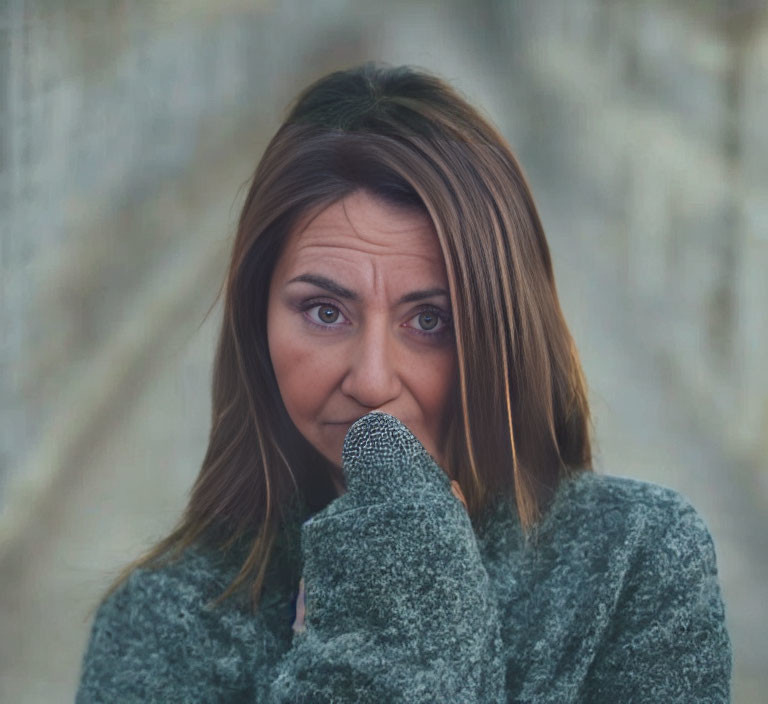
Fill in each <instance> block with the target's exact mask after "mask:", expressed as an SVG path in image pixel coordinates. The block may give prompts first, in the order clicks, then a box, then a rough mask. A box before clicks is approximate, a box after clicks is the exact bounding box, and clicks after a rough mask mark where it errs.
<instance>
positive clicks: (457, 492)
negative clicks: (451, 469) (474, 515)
mask: <svg viewBox="0 0 768 704" xmlns="http://www.w3.org/2000/svg"><path fill="white" fill-rule="evenodd" d="M451 491H452V492H453V495H454V496H455V497H456V498H457V499H458V500H459V501H461V503H463V504H464V508H465V509H466V508H467V500H466V499H465V498H464V492H463V491H462V490H461V486H459V483H458V482H457V481H456V480H455V479H454V480H453V481H452V482H451Z"/></svg>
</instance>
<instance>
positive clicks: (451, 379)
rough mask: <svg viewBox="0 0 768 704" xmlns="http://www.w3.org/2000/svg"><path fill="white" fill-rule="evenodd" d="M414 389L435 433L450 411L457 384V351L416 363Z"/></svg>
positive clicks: (413, 370)
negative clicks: (448, 410)
mask: <svg viewBox="0 0 768 704" xmlns="http://www.w3.org/2000/svg"><path fill="white" fill-rule="evenodd" d="M411 369H412V374H411V379H412V388H414V389H416V394H417V401H418V403H419V405H420V406H421V409H422V412H423V413H424V416H425V421H426V423H427V425H428V426H429V427H430V429H431V430H433V431H436V430H437V429H438V428H439V427H440V424H441V422H442V420H443V418H444V414H445V412H446V411H447V409H448V407H449V404H450V402H451V398H452V395H453V390H454V388H455V385H456V383H457V376H456V375H457V366H456V354H455V351H454V350H450V351H447V350H446V351H445V353H444V354H443V353H441V354H439V355H431V356H430V357H429V358H428V359H426V358H421V359H420V360H414V363H413V365H412V366H411Z"/></svg>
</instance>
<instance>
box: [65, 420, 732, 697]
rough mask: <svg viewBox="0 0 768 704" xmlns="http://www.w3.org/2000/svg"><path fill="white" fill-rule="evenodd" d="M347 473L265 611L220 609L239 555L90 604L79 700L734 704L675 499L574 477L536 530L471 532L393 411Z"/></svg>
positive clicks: (725, 645) (712, 613)
mask: <svg viewBox="0 0 768 704" xmlns="http://www.w3.org/2000/svg"><path fill="white" fill-rule="evenodd" d="M343 466H344V472H345V476H346V479H347V491H346V493H344V494H342V495H341V496H340V497H338V498H336V499H334V500H333V501H332V502H331V503H330V504H328V505H327V506H326V507H325V508H324V509H322V510H321V511H319V512H317V513H315V514H314V515H311V516H309V515H306V514H303V515H302V514H301V513H299V514H297V516H296V520H295V521H294V522H289V524H288V526H287V528H286V529H285V530H283V531H282V532H281V533H280V536H279V538H278V542H277V544H276V553H275V559H274V560H273V561H272V562H271V566H270V569H269V572H268V575H267V579H266V582H265V588H264V593H263V597H262V602H261V604H260V608H259V610H258V611H257V613H256V614H253V612H252V611H251V610H250V608H249V605H248V600H247V596H246V595H245V594H243V595H238V596H235V597H233V598H231V599H228V600H225V601H224V602H223V603H222V604H221V605H219V606H218V607H216V608H211V607H210V606H209V602H210V600H212V599H214V598H215V597H216V596H218V595H219V594H220V593H221V592H222V591H223V590H224V588H225V587H226V586H228V585H229V583H230V582H231V580H232V578H233V577H234V576H235V574H236V573H237V571H238V568H239V565H240V564H241V561H242V559H243V556H244V554H243V553H242V552H239V551H238V550H234V551H232V552H230V553H226V554H225V553H223V552H215V551H212V550H209V549H206V548H204V547H202V546H198V547H195V548H190V549H189V550H188V551H187V552H186V553H185V554H184V556H183V557H182V559H181V560H179V561H177V562H174V563H171V564H168V565H166V566H164V567H162V568H160V569H157V570H146V569H138V570H136V571H134V572H133V574H132V575H131V577H129V579H128V580H127V581H126V582H125V583H124V584H123V585H122V586H121V587H120V588H119V589H118V590H117V591H116V592H115V593H113V594H112V596H111V597H109V598H108V599H107V600H106V601H105V602H103V603H102V604H101V606H100V607H99V610H98V612H97V615H96V618H95V621H94V624H93V628H92V632H91V636H90V641H89V644H88V647H87V650H86V653H85V656H84V659H83V665H82V672H81V680H80V686H79V689H78V693H77V700H76V701H77V702H78V704H91V703H92V702H145V703H146V702H242V703H243V704H245V703H248V704H254V703H256V702H268V703H270V704H278V703H281V704H282V703H285V704H287V703H289V702H290V703H291V704H298V703H302V702H312V703H320V702H339V703H351V702H376V703H377V704H382V703H387V702H392V703H403V704H404V703H406V702H407V703H409V704H412V703H420V702H450V703H461V702H467V703H469V702H476V703H480V702H483V703H485V702H489V703H490V702H494V703H495V702H536V703H542V702H557V703H558V704H563V703H565V702H611V704H613V703H615V702H622V703H625V702H653V703H654V704H657V703H658V702H686V703H689V702H727V701H729V684H730V673H731V650H730V643H729V638H728V634H727V632H726V629H725V624H724V612H723V603H722V600H721V596H720V589H719V585H718V580H717V569H716V566H715V552H714V548H713V545H712V540H711V538H710V536H709V533H708V531H707V529H706V527H705V526H704V524H703V523H702V521H701V519H700V517H699V516H698V515H697V513H696V512H695V511H694V509H693V508H692V507H691V506H690V505H689V504H688V503H687V502H686V501H685V500H684V499H682V498H681V497H680V496H679V495H678V494H676V493H675V492H673V491H671V490H669V489H664V488H662V487H659V486H655V485H652V484H646V483H643V482H638V481H633V480H629V479H620V478H616V477H608V476H599V475H595V474H593V473H591V472H583V473H580V474H579V475H577V476H576V477H575V478H571V479H566V480H564V481H563V482H562V484H561V485H560V488H559V489H558V492H557V494H556V496H555V498H554V500H553V502H552V504H551V505H550V508H549V510H548V512H547V514H546V515H545V517H544V518H543V519H542V520H541V521H540V522H539V524H538V525H537V527H536V529H535V531H534V532H533V533H532V534H529V535H528V536H526V535H524V533H523V532H522V530H521V527H520V525H519V522H518V519H517V514H516V511H515V509H514V506H513V504H512V502H511V501H510V500H508V499H504V500H499V501H497V502H495V503H494V504H492V505H491V506H490V507H489V508H488V509H487V510H486V511H485V512H484V513H483V514H482V515H481V516H480V517H479V518H478V519H476V521H475V523H474V524H473V522H472V521H470V519H469V516H468V514H467V513H466V511H465V509H464V507H463V505H462V504H461V502H460V501H459V500H458V499H457V498H456V497H455V496H454V494H453V493H452V492H451V488H450V480H449V478H448V477H447V475H446V474H445V472H443V470H442V469H441V468H440V467H439V466H438V465H437V464H436V463H435V462H434V460H433V459H432V458H431V456H430V455H429V454H428V453H427V452H426V451H425V449H424V448H423V446H422V445H421V444H420V443H419V442H418V440H417V439H416V438H415V437H414V436H413V435H412V434H411V432H410V431H409V430H408V429H407V428H406V427H405V426H404V425H402V424H401V423H400V422H399V421H398V420H397V419H396V418H394V417H392V416H390V415H388V414H385V413H382V412H373V413H370V414H368V415H366V416H364V417H363V418H361V419H360V420H359V421H357V423H355V424H354V425H353V426H352V428H350V430H349V432H348V434H347V437H346V439H345V443H344V450H343ZM304 519H306V520H304ZM241 549H245V546H241ZM302 575H303V576H304V580H305V585H306V628H305V629H304V630H303V631H297V632H294V630H293V628H292V624H293V621H294V616H295V602H296V593H297V586H298V582H299V578H300V577H301V576H302Z"/></svg>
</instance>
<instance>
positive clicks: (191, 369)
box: [0, 0, 768, 704]
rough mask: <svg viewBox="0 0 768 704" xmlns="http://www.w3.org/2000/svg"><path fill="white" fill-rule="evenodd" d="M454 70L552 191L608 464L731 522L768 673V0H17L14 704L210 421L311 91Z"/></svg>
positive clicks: (3, 347)
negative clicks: (221, 365) (280, 168)
mask: <svg viewBox="0 0 768 704" xmlns="http://www.w3.org/2000/svg"><path fill="white" fill-rule="evenodd" d="M368 59H375V60H379V61H383V62H388V63H391V64H401V63H409V64H413V65H415V66H419V67H422V68H426V69H428V70H430V71H433V72H435V73H437V74H438V75H440V76H442V77H443V78H445V79H447V80H448V81H450V82H451V83H452V84H453V85H454V86H456V87H457V88H458V89H459V90H460V91H461V92H462V93H463V94H464V95H465V96H466V97H468V98H469V99H470V101H472V102H474V103H476V104H477V105H479V106H481V108H482V109H483V110H484V111H485V113H486V114H487V115H488V116H489V117H490V118H491V119H492V120H493V121H494V122H495V123H496V124H497V126H498V127H499V128H500V130H501V131H502V132H503V133H504V134H505V135H506V137H507V138H508V139H509V142H510V144H511V145H512V148H513V149H514V150H515V152H516V153H517V155H518V156H519V158H520V161H521V163H522V165H523V168H524V169H525V171H526V173H527V175H528V177H529V179H530V182H531V184H532V187H533V193H534V196H535V198H536V201H537V203H538V205H539V208H540V212H541V215H542V219H543V221H544V226H545V229H546V231H547V235H548V238H549V242H550V246H551V250H552V254H553V258H554V262H555V272H556V278H557V282H558V291H559V294H560V297H561V302H562V305H563V308H564V310H565V314H566V317H567V319H568V322H569V324H570V326H571V329H572V332H573V334H574V337H575V338H576V342H577V345H578V347H579V349H580V351H581V355H582V359H583V363H584V368H585V372H586V376H587V380H588V382H589V387H590V398H591V402H592V407H593V413H594V419H595V431H596V442H595V450H596V465H597V467H598V469H599V470H600V471H603V472H606V473H610V474H618V475H623V476H630V477H636V478H639V479H643V480H647V481H653V482H657V483H660V484H663V485H665V486H669V487H672V488H674V489H676V490H678V491H680V492H682V493H683V494H685V495H686V496H687V497H688V498H689V499H690V500H691V501H692V502H693V503H694V505H695V506H696V507H697V509H698V510H699V511H700V513H701V514H702V516H703V517H704V519H705V521H706V522H707V523H708V525H709V527H710V529H711V531H712V534H713V536H714V539H715V545H716V549H717V555H718V563H719V569H720V574H721V582H722V586H723V591H724V596H725V602H726V609H727V618H728V626H729V630H730V633H731V637H732V640H733V646H734V656H735V660H734V680H733V701H734V702H737V703H744V704H747V703H752V702H754V703H757V702H764V701H766V692H767V691H768V674H767V673H768V629H767V628H766V626H768V618H766V616H767V613H768V607H766V604H767V603H768V588H767V587H766V585H768V538H766V535H767V533H768V531H767V530H766V528H768V520H767V516H768V513H767V507H768V440H767V439H766V438H768V432H767V431H768V363H766V353H765V350H766V349H767V348H768V315H767V314H766V303H768V276H766V270H768V126H767V125H768V120H767V119H766V116H768V12H767V10H766V3H765V2H761V1H758V0H753V1H750V0H700V1H698V2H694V1H693V0H678V1H677V2H670V1H665V0H657V1H651V0H645V1H641V0H545V1H538V2H537V1H536V0H527V1H521V2H514V1H513V0H461V1H459V0H442V1H441V2H428V1H424V2H415V1H414V0H410V1H409V2H398V1H396V0H395V1H391V2H388V3H381V2H375V1H374V0H355V1H354V2H352V1H351V0H317V1H312V2H310V1H308V0H281V1H280V2H278V1H277V0H252V1H250V2H246V1H245V0H218V1H217V2H216V3H212V2H204V1H203V0H186V1H182V0H166V1H164V2H157V1H155V2H149V1H147V0H132V1H131V2H128V0H100V1H99V2H95V1H91V2H83V1H80V0H69V1H68V2H67V3H61V2H56V1H55V0H0V266H1V276H0V331H1V333H2V337H1V338H0V634H2V635H1V636H0V638H1V640H0V701H3V702H6V701H7V702H11V701H12V702H17V703H20V702H24V703H27V702H28V703H32V702H45V703H48V702H65V701H71V700H72V698H73V696H74V692H75V689H76V685H77V679H78V675H79V666H80V660H81V657H82V653H83V650H84V648H85V644H86V640H87V638H88V633H89V628H90V618H91V613H90V610H91V609H92V608H93V607H94V606H95V604H96V601H97V599H98V597H99V596H100V594H101V593H102V592H103V590H104V589H105V588H106V586H107V585H108V583H109V582H110V580H111V579H112V578H113V577H114V576H115V575H116V573H117V571H118V569H119V568H120V567H121V566H123V565H124V564H125V563H126V562H127V561H129V560H130V559H132V558H134V557H135V556H136V555H137V554H138V553H139V552H140V551H142V550H144V549H145V548H147V547H149V546H150V545H151V544H152V543H153V542H154V541H155V540H157V539H159V538H160V537H162V536H163V534H164V532H165V531H166V530H167V529H168V528H169V527H170V526H171V524H172V523H173V522H174V521H175V519H176V518H177V516H178V515H179V513H180V511H181V509H182V507H183V506H184V504H185V501H186V498H187V492H188V490H189V488H190V486H191V484H192V482H193V480H194V478H195V476H196V474H197V471H198V469H199V466H200V463H201V461H202V458H203V453H204V451H205V447H206V439H207V433H208V428H209V411H210V393H209V383H210V372H211V363H212V357H213V349H214V343H215V335H216V332H217V325H218V320H219V312H220V309H219V307H214V308H213V309H212V311H211V312H210V315H208V316H206V313H207V312H208V310H209V308H210V307H211V306H212V305H213V303H214V300H215V297H216V293H217V291H218V288H219V286H220V284H221V281H222V278H223V276H224V272H225V269H226V263H227V254H228V251H229V248H230V246H231V243H232V236H233V233H234V229H235V223H236V219H237V216H238V213H239V208H240V207H241V205H242V201H243V197H244V194H245V188H246V186H247V180H248V178H249V176H250V175H251V173H252V171H253V169H254V168H255V166H256V163H257V161H258V158H259V156H260V154H261V151H262V149H263V148H264V146H265V145H266V142H267V140H268V139H269V138H270V136H271V135H272V134H273V132H274V131H275V129H276V128H277V126H278V125H279V123H280V121H281V119H282V118H283V117H284V115H285V111H286V108H287V106H288V103H289V101H290V100H291V98H292V97H293V96H294V95H295V94H296V93H297V92H298V91H299V90H300V89H301V88H303V87H304V86H305V85H306V84H307V83H309V82H310V81H311V80H313V79H315V78H318V77H319V76H321V75H323V74H325V73H327V72H328V71H331V70H333V69H337V68H344V67H348V66H350V65H352V64H355V63H358V62H361V61H363V60H368Z"/></svg>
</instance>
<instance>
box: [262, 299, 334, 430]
mask: <svg viewBox="0 0 768 704" xmlns="http://www.w3.org/2000/svg"><path fill="white" fill-rule="evenodd" d="M291 323H292V321H291V320H290V317H288V316H281V315H280V314H279V313H276V314H275V315H270V317H269V318H268V323H267V339H268V346H269V355H270V359H271V360H272V367H273V369H274V371H275V377H276V378H277V385H278V388H279V389H280V395H281V397H282V399H283V403H284V404H285V407H286V409H287V410H288V413H289V415H290V416H291V418H292V420H293V421H294V423H296V425H297V426H301V425H303V423H304V422H306V420H307V419H308V418H312V417H314V416H315V414H316V412H317V410H318V409H319V408H321V407H322V405H323V402H324V400H325V398H326V397H327V395H328V387H329V384H331V383H332V373H331V372H332V369H331V366H330V364H331V362H332V360H328V359H325V358H324V355H323V354H322V350H318V347H317V346H316V345H312V344H310V343H309V342H308V341H306V340H305V338H304V337H302V336H301V335H300V334H298V331H296V330H294V329H292V327H291Z"/></svg>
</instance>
